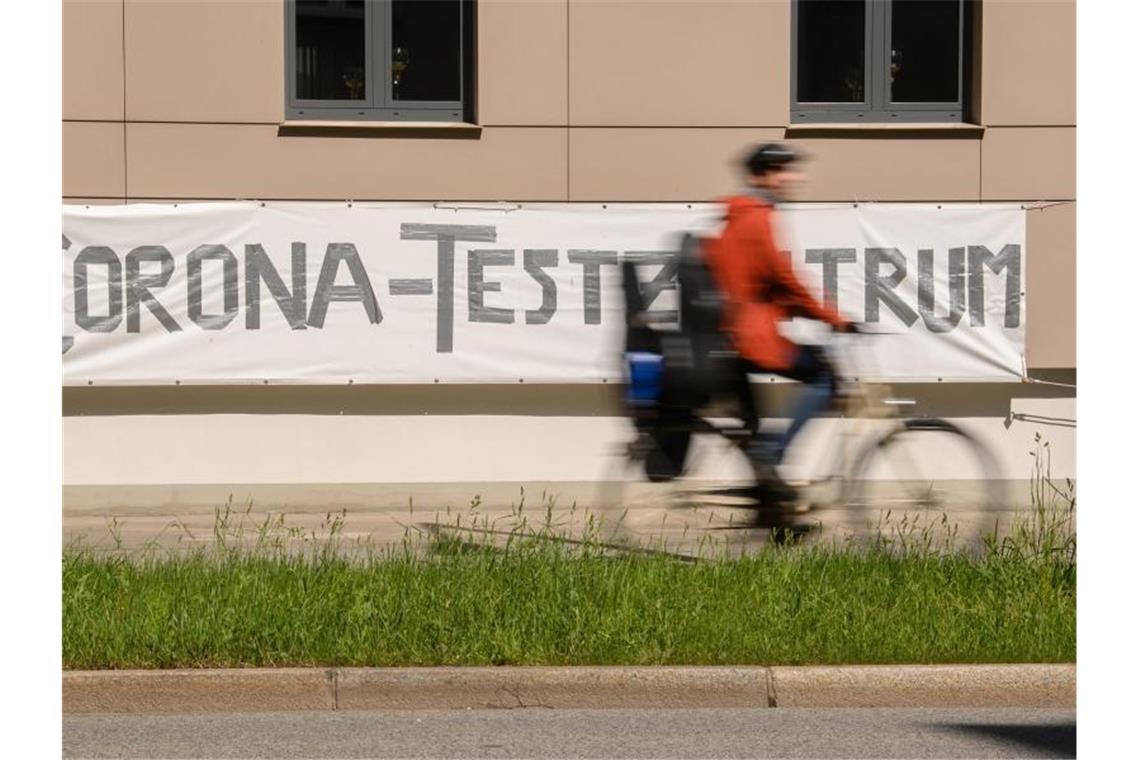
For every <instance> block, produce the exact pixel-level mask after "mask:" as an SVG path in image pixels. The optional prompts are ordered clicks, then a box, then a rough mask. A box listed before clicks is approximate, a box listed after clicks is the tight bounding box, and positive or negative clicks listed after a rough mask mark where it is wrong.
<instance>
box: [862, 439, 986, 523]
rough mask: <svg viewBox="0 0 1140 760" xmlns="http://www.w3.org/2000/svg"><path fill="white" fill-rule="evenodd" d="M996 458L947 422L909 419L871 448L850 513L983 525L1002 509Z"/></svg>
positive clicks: (864, 455)
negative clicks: (924, 515) (915, 516)
mask: <svg viewBox="0 0 1140 760" xmlns="http://www.w3.org/2000/svg"><path fill="white" fill-rule="evenodd" d="M1004 500H1005V499H1004V493H1003V487H1002V483H1001V480H1000V479H999V475H998V468H997V465H996V460H995V458H994V456H993V455H992V454H991V453H990V451H989V450H988V449H987V447H986V446H985V445H984V444H983V443H982V442H981V441H979V440H978V439H977V438H975V437H974V436H972V435H970V434H969V433H967V432H966V431H964V430H963V429H962V428H960V427H958V426H957V425H955V424H953V423H952V422H949V421H947V420H944V419H938V418H923V419H905V420H901V421H900V424H899V425H897V426H895V427H893V428H892V429H891V430H889V431H888V432H886V433H885V434H884V435H882V436H881V437H879V438H878V439H877V440H875V441H873V442H872V443H871V444H870V445H869V446H867V447H866V448H865V449H863V451H862V452H861V454H860V455H859V457H858V458H857V459H856V464H855V467H854V469H853V473H852V478H851V480H850V482H849V489H848V498H847V499H846V501H847V505H848V507H849V508H854V509H855V510H856V511H858V512H861V513H862V514H863V515H865V516H870V517H872V518H873V517H875V516H876V515H882V514H884V513H886V512H891V513H893V514H895V515H899V516H901V515H904V514H907V513H912V512H923V513H927V514H930V513H933V514H935V515H937V514H939V513H942V514H946V515H947V516H948V517H950V518H952V519H969V520H971V521H977V522H979V523H984V522H985V521H986V520H987V515H988V514H992V513H993V512H994V511H995V510H1000V509H1002V508H1004V506H1005V505H1004Z"/></svg>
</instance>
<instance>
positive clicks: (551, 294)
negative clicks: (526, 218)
mask: <svg viewBox="0 0 1140 760" xmlns="http://www.w3.org/2000/svg"><path fill="white" fill-rule="evenodd" d="M556 266H558V251H556V250H554V249H553V248H541V249H540V248H527V249H526V250H524V251H523V269H525V270H526V272H527V274H529V275H530V276H531V277H533V278H534V281H535V282H537V283H538V284H539V285H541V286H542V305H541V306H539V307H538V308H537V309H527V311H526V323H527V324H528V325H545V324H546V323H547V322H549V321H550V320H551V318H552V317H554V312H556V311H558V286H557V285H555V283H554V278H553V277H551V276H550V275H548V274H547V273H546V272H544V271H542V270H543V268H545V267H556Z"/></svg>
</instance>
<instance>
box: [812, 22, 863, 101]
mask: <svg viewBox="0 0 1140 760" xmlns="http://www.w3.org/2000/svg"><path fill="white" fill-rule="evenodd" d="M866 12H867V4H866V3H865V2H862V1H861V0H859V1H855V0H811V2H800V5H799V45H798V50H799V57H798V59H797V61H796V73H797V77H796V78H797V85H798V90H799V100H800V102H802V103H862V102H863V101H864V100H865V96H864V84H863V82H864V76H863V62H864V60H865V52H866V51H865V47H864V44H865V43H864V38H865V34H864V30H865V29H866V24H865V19H866V15H865V14H866Z"/></svg>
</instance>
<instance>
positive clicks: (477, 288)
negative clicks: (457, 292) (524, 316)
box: [467, 249, 515, 325]
mask: <svg viewBox="0 0 1140 760" xmlns="http://www.w3.org/2000/svg"><path fill="white" fill-rule="evenodd" d="M514 263H515V252H514V251H513V250H510V249H503V250H494V251H493V250H482V251H480V250H471V251H468V252H467V320H468V321H469V322H491V323H495V324H501V325H509V324H513V323H514V321H515V312H514V310H512V309H502V308H498V307H494V306H485V305H484V304H483V294H484V293H498V292H500V291H502V289H503V285H502V283H500V282H487V281H486V280H484V279H483V267H494V266H510V265H511V264H514Z"/></svg>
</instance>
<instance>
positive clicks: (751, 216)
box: [705, 143, 857, 501]
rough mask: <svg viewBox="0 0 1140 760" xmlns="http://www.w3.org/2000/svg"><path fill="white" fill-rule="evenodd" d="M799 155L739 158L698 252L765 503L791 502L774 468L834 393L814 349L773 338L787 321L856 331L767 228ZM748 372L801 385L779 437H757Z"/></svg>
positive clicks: (784, 152)
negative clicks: (707, 272)
mask: <svg viewBox="0 0 1140 760" xmlns="http://www.w3.org/2000/svg"><path fill="white" fill-rule="evenodd" d="M799 161H800V156H799V155H798V154H797V153H796V152H795V151H793V150H792V149H791V148H789V147H787V146H785V145H781V144H778V143H768V144H766V145H761V146H759V147H757V148H755V149H754V150H752V151H751V152H750V153H749V154H748V156H747V157H746V158H745V160H744V169H745V187H744V188H743V189H742V190H741V191H739V192H738V193H737V194H736V195H733V196H730V197H728V198H726V199H724V203H725V204H726V216H725V226H724V228H723V230H722V232H721V234H720V236H719V237H717V238H713V239H711V240H709V241H708V243H707V245H706V248H705V251H706V253H705V255H706V257H707V261H708V264H709V268H710V269H711V270H712V272H713V275H714V276H715V278H716V280H717V283H718V285H719V286H720V289H721V291H722V293H723V295H724V299H725V316H724V324H723V329H724V330H725V331H726V332H727V333H728V334H729V337H730V339H731V341H732V344H733V347H734V348H735V349H736V352H737V354H739V356H740V362H739V364H738V373H737V374H738V377H737V380H738V381H739V383H740V390H741V392H740V398H741V403H742V404H743V405H744V406H745V408H744V417H745V423H746V424H747V425H748V429H749V431H750V432H751V434H752V437H751V441H750V442H749V445H748V454H749V457H750V459H751V460H752V463H753V466H754V467H755V470H756V475H757V480H758V486H759V489H760V496H761V498H762V499H764V498H766V499H767V500H772V501H788V500H791V499H792V498H794V495H795V493H794V490H793V489H791V488H790V487H789V486H788V485H787V484H786V483H785V482H784V481H783V480H782V479H781V478H780V476H779V474H778V472H777V470H776V466H777V465H778V464H779V463H780V461H781V460H782V458H783V456H784V452H785V451H787V449H788V447H789V445H790V444H791V442H792V440H793V439H794V438H795V436H796V434H797V433H799V431H800V430H801V429H802V428H803V426H804V425H805V424H807V422H808V421H809V420H810V419H811V418H812V417H814V416H816V415H818V414H819V413H821V412H822V411H824V410H825V409H827V408H828V406H829V405H830V403H831V400H832V398H833V396H834V394H835V391H836V387H837V385H836V378H835V372H834V370H833V369H832V367H831V365H830V363H829V362H828V361H827V359H826V357H825V356H824V354H823V352H822V351H821V350H820V349H819V348H818V347H817V346H811V345H800V344H797V343H794V342H792V341H791V340H789V339H788V338H786V337H785V336H783V335H782V334H781V333H780V330H779V323H780V322H782V321H785V320H787V319H790V318H791V317H797V316H799V317H806V318H809V319H815V320H819V321H822V322H827V323H829V324H830V325H832V326H833V327H834V328H835V329H837V330H841V331H844V332H855V331H857V328H856V326H855V324H854V323H853V322H850V321H848V320H846V319H844V318H843V317H842V316H841V315H840V314H839V312H838V311H837V310H836V309H835V308H834V307H833V306H831V305H830V304H826V303H820V302H819V301H818V300H816V298H815V297H814V296H812V295H811V293H809V292H808V290H807V288H805V287H804V286H803V284H802V283H801V282H800V280H799V278H798V277H797V276H796V273H795V271H794V270H793V268H792V262H791V258H790V256H789V255H788V254H787V253H786V252H784V251H782V250H781V249H780V247H779V246H778V244H777V242H776V240H777V238H776V234H775V231H774V230H773V227H774V226H775V217H776V215H777V214H776V212H777V207H778V203H779V202H780V201H784V200H787V198H788V197H789V195H790V192H791V189H792V187H794V185H795V184H796V183H797V182H799V181H801V180H802V179H803V175H802V174H801V173H800V172H799V171H797V170H796V165H797V163H798V162H799ZM749 373H767V374H777V375H781V376H783V377H787V378H791V379H793V380H798V381H799V382H801V383H803V384H804V387H803V388H802V389H801V391H800V394H799V398H798V399H797V400H796V403H795V405H794V406H793V408H792V411H791V423H790V425H789V426H788V428H787V429H786V430H785V431H784V432H782V433H770V432H769V433H762V432H760V430H759V427H760V419H759V415H758V413H757V411H756V407H755V403H754V401H753V399H752V394H751V391H750V388H749V385H748V374H749Z"/></svg>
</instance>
